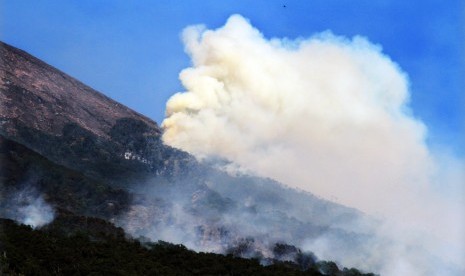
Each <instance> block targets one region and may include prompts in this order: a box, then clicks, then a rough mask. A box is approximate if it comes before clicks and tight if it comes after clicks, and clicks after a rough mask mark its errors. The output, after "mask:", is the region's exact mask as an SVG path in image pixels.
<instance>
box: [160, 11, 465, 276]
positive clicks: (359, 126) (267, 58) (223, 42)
mask: <svg viewBox="0 0 465 276" xmlns="http://www.w3.org/2000/svg"><path fill="white" fill-rule="evenodd" d="M183 38H184V42H185V45H186V51H187V52H188V53H189V55H190V56H191V58H192V64H193V65H192V67H191V68H187V69H185V70H184V71H182V72H181V74H180V79H181V81H182V83H183V85H184V86H185V88H186V89H187V91H186V92H183V93H178V94H176V95H174V96H173V97H172V98H171V99H170V100H169V101H168V103H167V118H166V119H165V120H164V122H163V127H164V130H165V133H164V136H163V139H164V141H165V142H166V143H167V144H169V145H171V146H174V147H177V148H181V149H183V150H186V151H188V152H190V153H192V154H194V155H195V156H197V157H198V158H200V159H202V158H206V157H211V156H217V157H220V158H224V159H227V160H230V161H232V162H233V163H234V164H235V168H236V170H237V169H239V170H246V171H250V172H253V173H255V174H257V175H259V176H264V177H270V178H273V179H276V180H278V181H280V182H282V183H284V184H286V185H288V186H290V187H294V188H299V189H302V190H306V191H311V192H312V193H315V194H316V195H318V196H321V197H324V198H326V199H330V200H335V201H337V202H339V203H342V204H344V205H347V206H350V207H355V208H357V209H359V210H361V211H363V212H365V213H368V214H370V215H373V216H375V217H377V218H379V219H380V220H381V221H382V222H383V224H382V226H380V228H379V229H378V235H379V236H380V240H378V241H376V242H375V244H377V245H378V246H381V244H384V242H380V241H381V237H382V239H386V240H391V239H392V240H394V241H395V244H396V245H393V246H392V247H390V249H389V250H386V252H389V256H384V257H383V259H384V260H383V261H384V262H385V263H384V267H383V270H382V272H384V273H385V274H387V275H394V274H399V273H403V274H405V273H408V274H409V275H415V273H416V274H419V275H422V274H423V273H426V272H431V270H429V269H431V267H427V266H428V265H427V264H428V263H430V260H431V259H432V257H431V256H434V255H436V254H437V255H440V256H441V257H439V259H440V260H442V261H444V262H452V263H454V264H455V265H459V266H462V269H463V263H462V260H463V257H464V256H463V252H464V250H463V249H464V248H463V244H465V242H464V240H463V233H464V230H465V228H464V219H463V216H462V215H461V211H462V209H461V208H460V206H462V207H463V198H462V197H460V196H453V195H452V196H451V194H460V192H463V184H462V182H461V181H462V180H463V175H461V174H457V171H459V170H458V168H460V167H462V166H461V164H463V163H461V161H460V160H459V161H457V160H453V159H452V158H449V157H446V158H438V156H439V155H438V154H437V153H435V152H433V151H432V150H431V149H430V148H429V146H428V145H427V143H426V137H427V129H426V126H425V125H424V124H423V123H422V122H421V121H420V120H419V119H418V118H415V117H414V115H413V114H412V112H411V111H410V110H409V106H408V101H409V90H408V87H409V84H408V78H407V76H406V74H405V73H404V72H403V71H402V70H401V69H400V68H399V66H398V65H397V64H396V63H395V62H394V61H392V60H391V59H390V58H389V57H387V56H386V55H384V54H383V53H382V50H381V47H380V46H378V45H374V44H372V43H370V42H369V41H368V40H367V39H365V38H362V37H354V38H353V39H346V38H343V37H338V36H336V35H333V34H331V33H330V32H326V33H322V34H317V35H315V36H314V37H311V38H309V39H304V38H302V39H297V40H289V39H276V38H275V39H267V38H265V37H264V36H263V35H262V34H261V33H260V32H259V31H258V30H257V29H255V28H254V27H252V26H251V25H250V23H249V22H248V21H247V20H246V19H244V18H243V17H241V16H239V15H234V16H232V17H230V18H229V20H228V21H227V23H226V24H225V26H223V27H221V28H219V29H217V30H207V29H206V28H205V27H203V26H193V27H189V28H187V29H186V30H185V31H184V35H183ZM443 167H456V168H457V169H456V170H455V172H452V173H451V172H447V173H446V172H444V170H441V168H443ZM228 169H231V166H230V167H228ZM445 174H447V175H449V177H448V178H449V183H448V184H446V185H441V184H440V183H439V182H438V181H442V180H441V179H439V177H438V175H445ZM454 174H455V176H454ZM451 175H452V176H451ZM443 179H444V178H443ZM438 187H439V188H438ZM446 189H447V191H448V192H444V190H446ZM445 214H447V215H445ZM438 225H440V227H438ZM363 229H364V227H363V226H361V225H360V226H359V228H358V229H357V230H356V231H361V232H363ZM336 240H337V239H335V238H334V237H332V238H328V239H327V240H325V241H322V240H319V241H318V242H316V243H315V242H309V245H311V246H313V247H314V248H315V247H316V248H320V252H318V250H317V251H316V253H317V255H318V254H324V253H325V252H326V251H327V248H332V246H333V245H335V244H337V242H336ZM372 248H373V250H374V251H373V252H372V253H373V254H374V255H376V254H375V253H376V252H375V251H376V248H377V247H376V246H374V247H372ZM330 251H331V252H333V250H330ZM347 253H348V254H349V252H347ZM351 254H352V255H354V254H353V252H352V253H351ZM341 255H344V256H341V259H344V258H345V259H346V260H347V259H350V257H348V256H347V254H345V253H341ZM355 255H356V254H355ZM430 255H431V256H430ZM352 258H354V256H352ZM355 258H356V257H355ZM354 261H355V260H354ZM420 267H422V268H420ZM423 269H424V271H423Z"/></svg>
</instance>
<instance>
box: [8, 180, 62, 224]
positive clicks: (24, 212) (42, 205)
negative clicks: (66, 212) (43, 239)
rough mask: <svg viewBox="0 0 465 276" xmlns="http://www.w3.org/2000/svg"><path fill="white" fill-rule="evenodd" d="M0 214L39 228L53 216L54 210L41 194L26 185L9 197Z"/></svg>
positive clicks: (50, 220)
mask: <svg viewBox="0 0 465 276" xmlns="http://www.w3.org/2000/svg"><path fill="white" fill-rule="evenodd" d="M2 207H3V208H5V209H4V210H3V211H2V212H0V213H1V215H2V216H5V217H7V218H10V219H13V220H15V221H17V222H20V223H22V224H26V225H30V226H32V227H33V228H40V227H42V226H44V225H46V224H49V223H50V222H52V221H53V219H54V218H55V211H54V210H53V208H52V206H50V205H49V204H48V203H47V202H46V201H45V200H44V197H43V195H41V194H39V193H38V192H37V191H36V190H35V189H33V188H31V187H26V188H24V189H22V190H21V191H18V192H17V193H15V194H14V195H13V196H12V197H10V198H9V199H8V200H7V202H6V203H3V204H2Z"/></svg>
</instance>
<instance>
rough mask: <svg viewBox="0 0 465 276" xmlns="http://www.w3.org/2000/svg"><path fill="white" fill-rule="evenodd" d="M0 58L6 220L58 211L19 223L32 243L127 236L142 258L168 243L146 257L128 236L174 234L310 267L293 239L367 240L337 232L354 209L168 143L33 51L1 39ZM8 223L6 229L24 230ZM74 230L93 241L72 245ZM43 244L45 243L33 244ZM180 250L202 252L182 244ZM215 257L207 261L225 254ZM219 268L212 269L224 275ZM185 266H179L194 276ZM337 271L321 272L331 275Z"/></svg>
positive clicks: (328, 267)
mask: <svg viewBox="0 0 465 276" xmlns="http://www.w3.org/2000/svg"><path fill="white" fill-rule="evenodd" d="M0 57H1V62H0V104H1V105H0V162H1V170H0V199H1V200H0V217H5V218H13V219H17V218H18V216H19V215H18V210H19V209H20V210H22V212H24V210H26V211H28V210H29V209H28V208H29V205H30V204H31V202H32V201H34V200H36V198H40V199H41V200H42V199H43V202H45V203H42V201H40V204H41V206H42V205H45V204H48V205H50V206H51V208H52V209H53V212H54V215H55V221H54V222H52V223H51V224H49V225H46V226H44V227H42V228H41V229H40V230H32V229H29V230H28V229H25V228H18V229H19V230H18V231H25V232H24V233H25V235H26V236H28V237H30V238H31V239H36V240H34V241H33V240H31V241H30V242H38V241H40V242H48V239H55V240H57V239H58V240H61V241H62V242H63V244H64V245H63V246H64V247H66V246H69V244H70V243H71V244H76V243H79V242H81V243H82V245H85V246H86V247H93V246H94V245H92V244H91V243H92V242H91V241H92V240H96V241H100V243H99V244H98V245H96V246H97V247H98V246H100V245H101V244H102V241H103V243H109V242H110V241H113V242H115V243H116V244H119V243H121V244H120V245H121V246H120V247H118V246H117V248H120V249H121V248H130V249H128V250H134V251H131V252H132V253H131V254H134V255H133V256H134V257H136V255H137V254H142V255H144V254H146V255H147V254H148V255H150V254H155V255H156V254H161V253H160V252H162V251H160V250H161V249H160V248H161V247H158V250H159V251H157V252H158V253H154V252H150V250H148V249H147V248H146V249H143V248H144V247H143V246H141V245H140V244H139V243H138V242H137V243H138V245H134V244H133V243H134V241H133V240H131V241H125V236H128V234H129V235H131V236H132V238H138V237H140V239H141V240H143V241H147V240H152V242H153V241H156V240H154V239H157V237H172V238H173V239H174V240H175V241H179V242H189V243H190V244H191V245H192V246H194V247H196V248H197V249H200V250H213V251H215V252H220V253H225V254H231V256H236V257H248V258H256V259H260V260H261V262H262V263H263V264H273V263H276V262H282V263H284V262H290V263H292V264H293V265H290V266H285V267H286V268H283V269H287V268H289V267H290V268H292V269H300V270H302V271H305V270H308V271H310V270H309V269H310V268H311V269H314V268H315V266H314V265H315V263H316V262H317V260H316V257H315V256H314V255H313V254H311V253H305V252H302V251H301V250H300V249H298V248H297V247H295V246H292V245H288V244H287V243H290V244H297V245H298V244H299V243H301V242H302V241H303V240H306V239H311V238H317V237H318V236H319V235H322V234H326V235H328V234H329V235H334V236H338V235H339V236H340V235H343V236H344V243H346V244H345V246H348V247H356V246H360V245H359V244H360V243H363V239H364V238H366V236H364V235H359V234H356V233H353V232H351V231H348V230H345V229H344V227H342V225H344V224H346V223H351V222H352V221H354V220H358V219H362V218H363V215H362V214H360V213H359V212H357V211H355V210H352V209H349V208H346V207H343V206H340V205H337V204H334V203H331V202H328V201H325V200H322V199H319V198H317V197H315V196H313V195H311V194H309V193H304V192H300V191H296V190H292V189H289V188H286V187H284V186H282V185H281V184H279V183H277V182H275V181H272V180H269V179H261V178H257V177H253V176H248V175H230V174H228V173H226V172H224V171H223V170H222V169H221V168H220V167H221V166H220V165H221V162H225V161H221V162H219V161H215V162H213V161H211V162H210V163H209V162H203V163H200V162H198V161H197V160H196V159H195V158H194V157H192V156H191V155H189V154H187V153H185V152H183V151H180V150H177V149H174V148H171V147H169V146H166V145H164V144H163V143H162V141H161V133H162V131H161V129H160V128H159V127H158V125H157V124H156V123H155V122H154V121H152V120H150V119H149V118H147V117H145V116H143V115H141V114H138V113H137V112H135V111H132V110H131V109H129V108H127V107H125V106H123V105H122V104H120V103H117V102H115V101H113V100H112V99H110V98H108V97H106V96H104V95H103V94H101V93H99V92H97V91H95V90H93V89H92V88H90V87H88V86H86V85H84V84H82V83H81V82H79V81H78V80H76V79H74V78H72V77H70V76H68V75H66V74H65V73H62V72H60V71H59V70H57V69H55V68H53V67H52V66H50V65H47V64H46V63H44V62H42V61H40V60H38V59H37V58H35V57H33V56H31V55H29V54H27V53H26V52H24V51H21V50H19V49H16V48H14V47H12V46H9V45H7V44H5V43H1V44H0ZM31 198H32V199H33V200H31ZM34 202H35V201H34ZM33 210H34V212H39V211H40V210H41V209H40V208H39V209H37V208H36V209H33ZM38 210H39V211H38ZM2 223H3V224H5V225H6V226H5V227H6V229H9V230H8V231H10V232H7V234H8V233H12V232H11V231H13V230H11V229H16V228H15V227H17V226H13V225H12V224H11V222H9V221H8V222H6V220H3V222H2ZM113 224H117V225H118V226H121V227H123V228H124V231H126V233H125V232H122V231H123V230H122V229H121V228H116V227H115V226H114V225H113ZM15 231H16V230H15ZM31 231H32V232H31ZM13 232H14V231H13ZM77 232H79V233H81V234H82V235H84V236H86V237H87V238H85V239H80V238H77V240H66V237H68V236H70V235H75V234H76V233H77ZM83 233H84V234H83ZM50 235H56V236H54V237H52V236H50ZM73 237H74V236H73ZM1 238H2V239H3V242H4V243H6V244H8V245H9V246H10V247H9V248H7V249H3V248H0V253H2V250H6V251H3V253H4V254H3V257H2V258H3V259H0V261H2V262H4V263H8V264H9V267H10V268H12V267H13V268H14V269H12V270H11V271H10V272H12V273H13V272H14V273H26V274H27V272H24V270H21V269H20V268H18V267H17V266H18V265H19V266H21V265H25V264H24V262H23V261H24V260H20V259H14V258H13V259H10V258H9V257H8V256H11V255H9V254H10V253H9V252H8V251H9V250H10V252H16V253H17V252H24V250H26V249H25V248H24V247H21V246H22V245H17V246H16V245H15V242H12V241H14V239H10V238H9V237H8V235H5V233H3V234H2V236H1ZM132 238H131V239H132ZM72 239H74V238H72ZM122 244H124V246H123V245H122ZM108 246H110V245H107V247H106V248H107V249H108V248H109V247H108ZM111 246H113V245H111ZM111 246H110V247H111ZM169 248H171V249H172V247H169ZM174 248H175V247H174ZM36 249H37V250H50V248H49V249H46V248H29V250H31V251H33V250H36ZM68 249H69V250H72V249H71V248H68ZM68 249H63V252H65V251H66V250H68ZM165 249H166V248H165ZM178 249H179V248H178ZM92 250H94V251H92V252H96V251H99V250H101V249H96V248H93V249H92ZM102 250H103V249H102ZM114 250H118V249H114ZM144 250H145V251H144ZM147 250H148V251H147ZM151 250H152V249H151ZM183 250H186V251H183ZM168 251H169V250H168ZM174 251H176V250H174ZM174 251H173V250H172V252H174ZM60 252H61V251H60ZM69 252H71V251H69ZM73 252H74V251H73ZM137 252H139V253H137ZM163 252H164V251H163ZM176 252H177V253H176ZM176 252H175V253H173V254H180V255H183V256H188V257H186V258H194V259H195V258H196V257H195V254H194V253H193V252H191V251H187V249H182V250H181V251H176ZM186 252H187V253H186ZM16 253H15V254H16ZM36 253H37V252H35V253H32V252H31V254H30V255H28V256H30V258H31V259H30V263H28V265H30V264H34V265H37V266H38V268H40V270H41V271H42V270H43V271H44V273H46V272H47V270H46V269H45V268H44V266H46V263H40V262H39V261H38V259H37V258H39V257H38V256H36V255H34V254H36ZM18 254H19V253H18ZM70 254H78V253H76V252H74V253H70ZM86 254H90V255H92V254H91V253H86ZM105 254H106V253H105ZM192 254H194V255H192ZM39 255H40V254H39ZM97 255H98V254H97ZM142 255H140V256H142ZM5 256H6V257H5ZM73 256H75V255H73ZM92 256H93V255H92ZM144 256H145V255H144ZM192 256H194V257H192ZM75 257H76V256H75ZM107 257H108V256H107ZM76 258H79V257H76ZM199 258H200V257H199ZM212 258H213V259H214V260H210V259H209V260H208V261H210V262H222V261H225V260H226V259H221V257H212ZM215 258H216V259H215ZM149 259H150V258H149ZM200 259H201V258H200ZM207 259H208V258H207ZM189 260H190V261H189V262H191V261H192V259H189ZM234 260H235V259H234V258H232V257H231V259H227V262H232V263H234V262H235V261H234ZM53 261H54V262H59V261H57V260H56V259H54V260H53ZM77 261H79V260H77ZM82 261H86V262H87V261H89V260H88V259H86V260H82ZM152 261H153V260H152ZM15 262H16V263H15ZM37 262H39V263H37ZM189 262H187V263H189ZM238 262H239V261H238ZM136 263H137V262H133V263H131V264H128V265H135V264H136ZM257 264H258V263H257ZM320 264H321V266H320V267H319V268H318V269H319V270H318V271H319V272H318V271H314V270H312V271H313V272H312V273H316V274H309V275H320V274H318V273H323V272H324V271H333V272H334V273H336V272H337V273H343V271H340V270H339V269H338V268H337V266H336V265H335V264H334V263H320ZM34 265H32V266H31V267H32V268H33V267H34ZM87 265H90V264H87ZM158 265H162V266H164V265H166V264H160V263H157V264H156V265H155V266H157V269H159V268H160V267H158ZM179 265H180V264H179V263H176V264H175V265H174V266H179ZM241 265H244V263H242V264H241ZM247 265H251V266H253V265H255V263H253V264H252V263H249V264H247ZM334 266H336V267H334ZM28 267H29V266H28ZM29 268H30V267H29ZM32 268H31V269H32ZM172 268H173V267H172ZM67 269H72V267H71V268H70V267H67ZM121 269H122V270H121V271H126V270H125V269H127V267H125V268H124V269H123V268H121ZM147 269H149V268H147ZM198 269H200V270H198V271H204V270H202V269H204V268H198ZM221 269H226V268H224V267H223V268H221ZM221 269H220V268H219V270H212V271H216V272H215V273H220V274H222V273H223V272H224V270H221ZM254 269H255V268H254ZM85 271H87V270H85ZM141 271H142V270H141ZM144 271H145V272H146V271H149V270H144ZM186 271H187V272H186ZM189 271H190V272H192V270H188V269H187V270H182V271H181V272H179V271H178V273H181V274H185V273H188V274H196V273H189ZM221 271H223V272H221ZM322 271H323V272H322ZM48 272H50V271H48ZM55 272H56V271H55ZM68 272H69V271H68ZM333 272H331V273H333ZM355 272H356V270H352V272H350V270H346V271H345V272H344V273H346V274H337V275H360V274H350V273H355ZM51 273H54V272H53V271H52V272H51ZM141 273H142V272H141ZM331 273H329V272H328V273H326V272H325V273H323V274H324V275H336V274H331ZM58 274H59V273H58ZM197 274H199V273H197ZM226 274H227V273H226ZM269 275H271V274H269ZM296 275H297V274H296Z"/></svg>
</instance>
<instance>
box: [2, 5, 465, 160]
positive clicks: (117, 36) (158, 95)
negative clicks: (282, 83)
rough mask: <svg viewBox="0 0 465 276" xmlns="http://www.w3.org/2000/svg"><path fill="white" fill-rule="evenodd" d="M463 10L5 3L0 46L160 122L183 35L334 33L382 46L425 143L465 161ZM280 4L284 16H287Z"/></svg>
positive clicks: (181, 64)
mask: <svg viewBox="0 0 465 276" xmlns="http://www.w3.org/2000/svg"><path fill="white" fill-rule="evenodd" d="M464 3H465V1H462V0H450V1H430V0H426V1H418V0H417V1H405V0H403V1H402V0H399V1H387V0H351V1H349V0H339V1H328V0H312V1H310V0H301V1H292V0H286V1H273V0H263V1H245V0H223V1H218V0H210V1H194V0H185V1H164V0H160V1H126V0H122V1H110V0H107V1H105V0H100V1H95V0H88V1H83V0H81V1H77V0H76V1H58V0H56V1H42V0H34V1H32V0H31V1H23V0H15V1H6V0H0V38H1V40H2V41H4V42H7V43H9V44H11V45H13V46H16V47H18V48H21V49H23V50H25V51H27V52H29V53H31V54H33V55H35V56H37V57H39V58H41V59H43V60H44V61H46V62H47V63H49V64H51V65H53V66H55V67H57V68H59V69H60V70H63V71H64V72H66V73H68V74H70V75H72V76H74V77H76V78H77V79H79V80H81V81H83V82H84V83H86V84H88V85H90V86H91V87H93V88H95V89H97V90H99V91H101V92H103V93H104V94H106V95H108V96H110V97H112V98H114V99H115V100H117V101H120V102H122V103H124V104H126V105H127V106H129V107H131V108H133V109H135V110H136V111H138V112H140V113H142V114H145V115H147V116H149V117H151V118H153V119H155V120H156V121H157V122H161V121H162V119H163V117H164V109H165V103H166V100H167V99H168V98H169V97H170V96H171V95H172V94H173V93H175V92H178V91H182V90H183V88H182V86H181V84H180V82H179V80H178V74H179V72H180V71H181V70H182V69H183V68H185V67H187V66H189V64H190V60H189V57H188V56H187V55H186V54H185V53H184V46H183V44H182V43H181V40H180V33H181V31H182V30H183V28H184V27H186V26H188V25H192V24H199V23H202V24H205V25H206V26H207V27H208V28H216V27H220V26H222V25H223V24H224V22H225V20H226V19H227V18H228V17H229V16H230V15H231V14H234V13H239V14H241V15H243V16H244V17H246V18H248V19H250V21H251V23H252V25H254V26H255V27H256V28H258V29H259V30H261V31H262V32H263V33H264V35H265V36H266V37H269V38H271V37H288V38H291V39H292V38H297V37H309V36H311V35H312V34H314V33H316V32H321V31H325V30H331V31H332V32H333V33H335V34H337V35H343V36H347V37H352V36H354V35H362V36H365V37H367V38H368V39H369V40H370V41H371V42H373V43H376V44H379V45H381V46H382V47H383V51H384V53H385V54H387V55H388V56H390V57H391V58H392V59H393V60H394V61H395V62H397V63H398V64H399V65H400V67H401V68H402V69H403V70H404V71H405V72H406V73H407V74H408V75H409V77H410V84H411V94H412V99H411V107H412V112H413V113H414V115H415V116H416V117H418V118H420V119H421V120H422V121H423V122H425V123H426V124H427V126H428V128H429V139H430V142H431V143H433V144H437V145H447V146H451V147H452V150H453V151H454V152H455V153H456V154H458V155H461V156H463V155H465V146H464V142H463V141H464V140H465V121H464V118H465V97H464V96H465V95H464V94H465V93H464V87H465V50H464V49H465V29H464V26H465V4H464ZM284 5H285V6H286V7H284Z"/></svg>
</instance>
